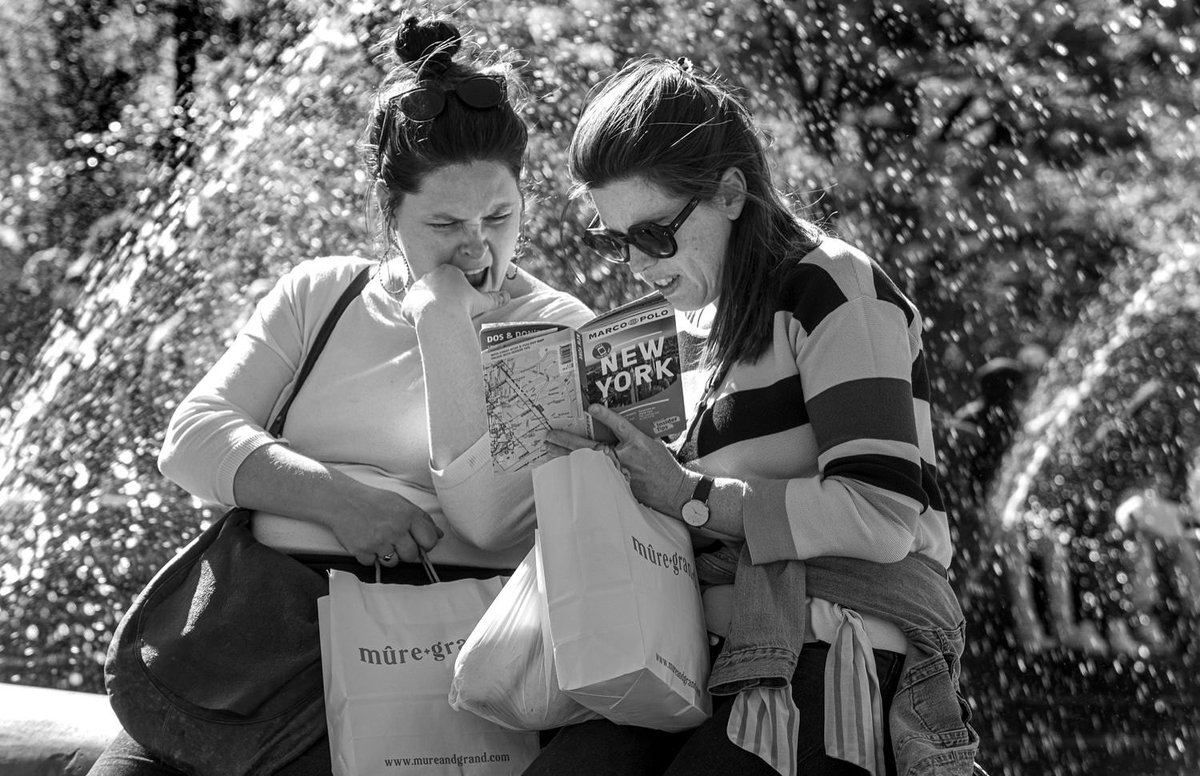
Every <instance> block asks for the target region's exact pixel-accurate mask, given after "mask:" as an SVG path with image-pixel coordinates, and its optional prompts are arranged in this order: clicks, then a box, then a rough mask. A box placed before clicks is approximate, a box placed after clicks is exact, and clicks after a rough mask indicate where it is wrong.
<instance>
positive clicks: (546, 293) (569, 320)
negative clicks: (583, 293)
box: [496, 274, 593, 327]
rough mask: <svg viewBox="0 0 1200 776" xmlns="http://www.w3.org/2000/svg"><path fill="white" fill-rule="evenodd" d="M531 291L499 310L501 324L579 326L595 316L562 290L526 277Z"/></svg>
mask: <svg viewBox="0 0 1200 776" xmlns="http://www.w3.org/2000/svg"><path fill="white" fill-rule="evenodd" d="M525 277H526V279H527V280H528V282H529V286H530V292H529V293H528V294H524V295H522V296H520V297H517V298H515V299H513V300H512V302H510V303H509V304H507V305H505V306H504V307H503V308H501V309H500V310H498V311H497V318H496V320H497V321H529V320H540V321H553V322H554V323H562V324H566V325H567V326H572V327H574V326H579V325H580V324H582V323H586V322H587V321H589V320H591V318H592V317H593V313H592V311H591V310H590V309H589V308H588V306H587V305H585V304H584V303H583V302H581V301H579V300H578V299H577V298H575V297H574V296H573V295H571V294H568V293H567V292H565V291H559V290H558V289H556V288H552V287H550V286H549V285H547V284H546V283H544V282H542V281H541V280H538V279H537V278H535V277H533V276H532V275H528V274H526V275H525Z"/></svg>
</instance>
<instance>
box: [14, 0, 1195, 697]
mask: <svg viewBox="0 0 1200 776" xmlns="http://www.w3.org/2000/svg"><path fill="white" fill-rule="evenodd" d="M421 7H426V4H422V5H421ZM405 9H406V6H405V5H404V4H402V3H390V4H389V3H380V4H372V3H358V2H349V0H141V1H140V2H137V3H128V2H119V1H118V0H8V2H6V3H5V4H4V5H3V7H0V181H2V182H3V183H2V184H0V598H2V599H3V601H4V607H3V610H0V672H2V673H0V679H2V680H3V681H11V682H19V683H31V684H42V685H51V686H59V687H71V688H78V689H86V690H97V691H98V690H101V689H102V678H101V665H102V662H103V656H104V650H105V648H106V646H107V642H108V638H109V634H110V633H111V631H112V629H113V627H114V626H115V624H116V622H117V621H118V620H119V618H120V616H121V613H122V611H123V608H124V606H125V604H126V602H127V601H128V600H129V598H130V597H131V596H132V595H133V594H134V593H136V591H137V590H138V589H140V587H141V586H142V585H143V584H144V583H145V582H146V580H147V579H148V578H149V577H150V575H151V574H152V573H153V572H154V570H156V569H157V568H158V566H160V565H161V564H162V562H163V561H164V560H165V559H166V558H168V557H169V556H170V555H171V553H172V552H173V551H174V550H175V549H176V548H178V547H180V546H181V545H182V544H183V543H184V542H185V541H186V540H188V539H189V538H190V537H191V536H193V535H195V533H196V532H197V531H198V530H200V528H201V527H202V526H203V525H204V524H205V521H206V520H208V519H211V517H212V516H213V512H212V510H211V508H210V507H209V506H207V505H203V504H199V503H196V502H194V500H193V499H192V498H190V497H189V496H188V495H187V494H185V493H183V492H181V491H180V490H179V489H178V488H176V487H175V486H173V485H172V484H170V483H168V482H166V481H164V480H163V479H162V478H161V477H160V475H158V473H157V471H156V469H155V464H154V461H155V456H156V455H157V452H158V446H159V440H160V434H161V431H162V429H163V427H164V425H165V423H166V419H167V417H168V416H169V414H170V412H171V410H172V409H173V407H174V404H175V402H176V401H177V400H178V398H179V397H181V396H182V395H183V394H184V393H185V392H186V391H187V389H188V388H189V387H190V386H191V385H192V384H193V383H194V382H195V381H196V380H197V379H198V378H199V376H200V375H201V374H202V373H203V371H204V370H205V369H206V368H207V366H208V365H209V364H211V363H212V361H213V360H214V359H215V357H216V356H217V354H218V353H219V352H220V351H221V350H222V349H223V347H224V346H225V345H226V344H227V343H228V341H229V340H230V339H231V338H232V336H233V335H234V333H235V332H236V331H237V328H238V327H239V326H240V324H241V323H242V322H243V321H244V320H245V318H246V316H247V315H248V313H249V311H250V309H251V307H252V305H253V302H254V301H255V300H256V299H257V298H258V297H259V296H260V295H261V294H262V293H263V292H265V290H266V289H267V288H269V287H270V285H271V283H272V281H273V279H274V278H275V277H277V276H278V275H279V274H280V273H281V272H283V271H284V270H285V269H287V268H288V267H290V266H291V265H293V264H294V263H296V262H297V261H299V260H301V259H303V258H306V257H309V256H313V255H319V254H328V253H350V252H368V253H370V252H372V251H373V246H372V244H371V241H370V237H369V234H368V229H367V224H366V217H365V206H366V201H365V193H366V189H367V185H366V184H367V181H366V178H365V177H364V175H363V174H362V173H361V172H359V171H358V169H357V166H356V165H357V160H356V157H355V152H354V144H355V142H356V140H357V139H358V134H359V131H360V122H361V119H362V116H363V115H364V112H365V108H366V106H367V104H368V99H369V96H370V94H371V90H372V89H373V88H374V86H375V85H376V84H377V83H378V82H379V81H380V79H381V77H382V76H383V74H384V70H383V69H382V66H381V64H380V62H379V59H378V57H377V56H376V53H377V51H376V49H375V44H376V43H377V42H378V41H380V40H382V39H383V34H384V30H385V29H386V28H387V27H388V26H390V25H393V24H395V23H396V22H397V21H398V19H399V18H400V14H401V13H402V12H403V11H404V10H405ZM456 16H457V18H458V19H459V21H460V22H461V23H462V24H463V25H464V26H466V27H469V28H470V29H471V30H472V39H473V41H474V42H475V43H477V44H478V45H479V46H480V47H481V48H483V49H485V50H489V51H495V52H498V53H500V54H502V55H505V56H511V57H516V58H519V59H520V60H521V61H522V62H523V63H524V73H525V76H526V80H527V84H528V85H529V87H530V89H531V92H532V96H533V98H534V99H533V100H532V101H531V104H530V105H529V107H528V108H527V111H528V116H529V118H530V120H531V121H532V123H533V125H534V127H535V132H534V135H533V139H532V143H531V152H530V161H529V165H528V175H527V178H528V179H527V181H526V184H527V186H528V189H529V191H530V192H531V194H532V195H533V196H532V199H531V204H530V207H529V212H528V217H527V221H528V223H527V234H528V236H529V238H530V240H531V245H530V248H529V252H528V257H527V258H526V262H527V266H529V267H531V268H532V269H533V270H534V271H535V272H537V273H538V274H540V275H541V276H542V277H543V278H545V279H546V280H548V281H549V282H551V283H552V284H555V285H558V286H559V287H562V288H566V289H569V290H571V291H573V292H574V293H576V294H577V295H578V296H580V297H581V298H582V299H584V300H585V301H586V302H588V303H589V304H591V305H592V306H593V307H595V308H596V309H603V308H607V307H609V306H612V305H615V304H617V303H619V302H622V301H626V300H628V299H630V298H632V297H633V296H634V295H636V294H638V293H640V289H638V288H635V287H633V286H632V284H631V281H630V280H629V278H628V277H627V276H625V275H623V274H621V272H620V270H619V269H614V268H613V267H611V266H610V265H607V264H605V263H603V262H594V261H588V260H587V258H586V256H584V254H583V253H582V251H581V248H580V245H579V244H578V242H577V237H578V233H579V228H580V225H581V224H583V223H585V222H586V220H587V214H586V213H582V212H581V210H580V209H581V208H582V207H583V206H582V205H581V204H580V203H570V202H569V201H568V198H567V195H566V192H567V187H568V183H567V181H565V180H564V178H563V177H562V172H563V170H564V169H565V164H564V151H565V146H566V144H567V142H568V139H569V134H570V131H571V128H572V127H573V125H574V122H575V118H576V116H577V114H578V111H579V108H580V106H581V103H582V100H583V98H584V96H585V93H586V90H587V87H588V86H589V85H590V84H593V83H595V82H596V81H597V80H598V79H599V78H601V77H602V76H603V75H605V74H607V73H609V72H611V71H612V70H613V69H614V68H616V67H619V66H620V65H621V64H622V63H623V62H625V61H626V60H628V59H629V58H631V57H636V56H638V55H640V54H642V53H645V52H652V53H658V54H663V55H667V56H671V57H678V56H686V57H689V58H691V59H692V60H693V61H694V62H695V63H696V65H697V66H698V67H701V68H704V69H706V70H712V71H716V72H718V73H720V74H721V75H722V76H723V77H725V78H726V79H728V80H729V81H730V82H732V83H733V84H735V85H736V86H738V87H740V88H741V89H742V90H744V93H745V94H746V96H747V97H748V99H749V100H750V102H751V103H752V105H753V106H754V108H755V110H756V113H757V115H758V116H759V118H760V119H761V121H762V122H763V124H764V126H765V127H766V128H767V130H768V132H769V134H770V136H771V140H772V154H773V156H774V159H775V162H776V164H777V170H778V175H779V183H780V185H781V186H782V187H783V188H785V189H787V190H788V191H790V192H792V193H793V194H794V197H795V200H796V202H797V204H798V205H799V206H801V207H803V208H804V209H805V211H806V212H807V214H808V215H809V216H810V217H811V218H813V219H815V220H817V221H819V222H821V223H823V224H824V225H825V226H826V227H827V228H828V229H830V230H831V231H833V232H836V233H837V234H839V235H841V236H843V237H845V238H847V239H849V240H850V241H852V242H855V243H858V244H859V245H861V246H862V247H863V248H865V249H866V250H867V251H869V252H871V253H872V254H874V255H875V256H877V257H879V259H880V260H881V261H882V263H883V264H884V266H885V267H886V268H887V269H888V271H889V272H890V273H891V274H892V275H893V276H894V277H895V278H897V280H898V281H899V282H900V283H901V285H902V286H903V287H904V288H905V290H906V291H907V292H908V293H909V294H910V296H911V297H912V298H913V299H915V300H916V301H917V303H918V304H919V306H920V307H921V308H922V310H923V312H924V314H925V316H926V319H927V324H928V343H927V344H928V349H929V353H930V358H931V369H932V374H933V377H934V381H935V389H936V393H937V399H936V405H937V406H936V407H935V412H936V413H937V417H936V418H935V421H936V423H937V426H938V429H939V435H940V441H941V443H942V448H943V451H944V461H943V474H944V475H945V476H946V479H947V484H948V489H949V491H950V495H951V498H952V501H953V502H954V503H955V505H956V515H957V522H956V528H957V529H958V530H960V531H961V532H962V535H963V536H964V537H969V538H970V541H964V542H962V547H961V558H960V559H959V566H958V567H957V568H956V569H955V583H956V585H958V586H959V587H960V589H964V592H967V591H966V589H965V588H966V587H967V580H968V579H975V580H977V581H978V580H981V579H986V577H987V576H988V575H989V573H990V569H992V568H993V567H992V566H991V565H989V564H990V563H991V561H992V558H991V557H990V553H991V552H992V551H993V549H994V548H993V547H992V546H991V543H990V539H988V540H986V541H985V540H984V539H983V538H981V537H987V536H989V535H990V534H989V533H988V529H987V527H986V526H983V527H982V528H981V526H980V522H981V521H984V522H986V518H984V517H982V515H983V514H984V513H983V512H981V511H980V508H979V507H980V503H981V501H982V499H983V493H982V492H981V491H980V489H979V488H978V487H973V485H972V483H969V482H966V481H965V480H964V477H963V474H962V472H963V471H965V469H964V468H963V466H962V465H961V464H962V459H961V455H963V454H965V452H962V451H964V450H966V442H965V441H964V440H963V439H961V438H960V434H959V430H958V428H957V427H956V426H955V424H954V423H952V422H951V416H952V415H953V414H954V413H955V411H956V410H957V409H958V408H959V407H961V406H962V405H963V404H965V403H966V402H967V401H968V400H970V399H971V398H972V397H973V392H974V390H975V386H974V384H973V382H972V377H971V376H972V373H973V371H974V370H975V369H976V368H978V367H979V366H981V365H982V364H983V363H985V362H986V361H987V360H988V359H990V358H992V357H995V356H1012V355H1015V354H1017V353H1018V352H1019V351H1020V349H1021V348H1022V347H1026V346H1030V345H1034V346H1038V347H1041V348H1044V349H1045V351H1047V352H1048V353H1050V354H1052V355H1055V356H1056V357H1057V358H1058V360H1059V361H1065V362H1068V366H1067V367H1064V370H1065V371H1063V372H1062V374H1068V375H1069V374H1071V371H1070V368H1069V362H1070V361H1071V360H1072V359H1073V358H1078V357H1079V353H1078V352H1077V351H1075V352H1072V353H1063V352H1061V351H1060V350H1059V345H1060V343H1063V342H1064V341H1066V342H1071V343H1074V344H1073V347H1076V348H1077V349H1078V348H1079V347H1084V348H1088V347H1095V346H1096V343H1094V342H1093V343H1091V344H1089V341H1088V339H1087V338H1086V337H1082V338H1080V335H1079V334H1078V333H1076V334H1074V335H1073V334H1072V333H1071V331H1072V327H1073V326H1075V325H1076V323H1077V322H1079V321H1081V320H1083V321H1090V322H1091V323H1089V326H1090V327H1091V328H1092V329H1093V330H1094V331H1097V332H1102V331H1104V326H1103V324H1104V321H1105V320H1106V318H1105V314H1104V313H1103V311H1104V310H1109V309H1113V308H1114V306H1117V307H1119V300H1122V299H1126V298H1128V297H1130V296H1131V295H1135V294H1136V293H1137V291H1138V289H1139V288H1140V287H1141V285H1142V279H1143V278H1145V277H1147V276H1148V275H1149V273H1150V272H1151V270H1152V269H1153V268H1154V267H1157V266H1159V265H1160V263H1161V261H1162V257H1163V256H1174V255H1182V256H1185V257H1187V256H1190V257H1191V259H1188V261H1190V262H1192V263H1194V262H1196V261H1198V260H1200V259H1197V258H1196V257H1197V255H1198V254H1197V253H1196V252H1195V251H1194V247H1195V234H1197V226H1198V224H1197V220H1198V219H1197V206H1196V205H1197V202H1200V196H1198V195H1200V191H1198V188H1200V184H1198V181H1200V175H1197V173H1198V172H1200V171H1198V169H1197V168H1198V164H1197V150H1196V147H1197V144H1196V142H1195V138H1196V137H1197V135H1198V134H1200V119H1198V117H1197V110H1196V106H1197V102H1198V95H1200V87H1197V80H1196V78H1195V74H1196V69H1197V67H1198V66H1200V51H1198V40H1200V38H1198V33H1200V21H1198V17H1197V12H1196V8H1195V4H1194V3H1192V2H1187V1H1186V0H1179V1H1177V2H1171V3H1165V2H1158V1H1157V0H1009V1H1007V2H975V1H974V0H888V2H875V1H867V2H833V1H832V0H748V1H747V2H740V3H715V2H699V1H698V0H627V1H626V2H622V3H615V2H610V1H609V0H578V1H577V2H574V3H571V4H560V3H556V2H545V3H542V2H537V1H536V0H503V1H502V0H475V1H474V2H470V3H467V4H464V5H462V6H461V7H458V8H457V10H456ZM1186 246H1191V249H1192V252H1191V253H1188V252H1187V251H1186V250H1184V248H1185V247H1186ZM1185 274H1186V273H1185ZM1119 278H1124V280H1121V281H1120V282H1118V279H1119ZM1184 296H1186V294H1184ZM1114 300H1116V301H1114ZM1173 304H1176V305H1178V304H1185V302H1184V301H1179V302H1175V303H1173ZM1092 308H1095V309H1097V310H1100V311H1101V312H1099V313H1094V312H1093V313H1090V314H1089V313H1087V311H1088V310H1089V309H1092ZM1170 309H1174V308H1170ZM1160 312H1161V310H1160ZM1089 315H1091V316H1092V317H1089ZM1168 317H1169V316H1168ZM1147 326H1148V328H1153V327H1150V326H1149V324H1147ZM1164 326H1165V328H1162V329H1161V336H1162V337H1164V338H1166V339H1167V340H1170V338H1171V337H1176V338H1178V337H1183V338H1184V339H1185V340H1187V341H1188V342H1192V343H1194V339H1192V338H1194V337H1195V336H1196V335H1195V331H1196V330H1195V327H1194V326H1192V327H1191V328H1187V327H1185V328H1183V329H1178V330H1177V329H1173V328H1171V327H1170V326H1169V325H1165V324H1164ZM1155 330H1156V331H1158V329H1155ZM1156 336H1157V335H1156ZM1072 337H1075V339H1072ZM1155 341H1157V340H1155ZM1163 347H1166V348H1172V347H1173V346H1171V345H1170V344H1167V345H1163ZM1176 350H1179V349H1178V348H1176ZM1154 352H1157V351H1153V349H1151V353H1154ZM1181 352H1182V351H1181ZM1122 357H1123V358H1125V359H1126V360H1128V359H1130V358H1134V359H1136V358H1139V356H1137V355H1136V354H1135V355H1129V354H1128V353H1126V354H1125V355H1123V356H1122ZM1141 358H1143V360H1145V359H1146V357H1145V356H1141ZM1151 360H1153V359H1152V358H1151ZM1185 377H1186V375H1185ZM1064 379H1065V378H1064ZM1067 383H1069V380H1068V381H1067ZM1065 384H1066V383H1064V385H1065ZM1114 390H1117V389H1114ZM1117 393H1118V394H1120V390H1117ZM1116 398H1120V397H1119V396H1117V397H1116ZM1097 411H1099V412H1102V411H1103V407H1101V408H1100V409H1099V410H1097ZM1084 422H1085V423H1086V420H1085V421H1084ZM980 607H981V608H979V609H978V610H975V611H974V612H973V613H969V614H970V616H974V617H976V618H977V619H978V621H979V622H982V621H983V620H984V619H986V618H991V617H994V616H995V613H994V612H991V613H989V611H988V610H987V609H986V608H985V607H983V605H982V604H981V605H980ZM989 627H990V626H989ZM996 627H1002V626H996ZM989 633H990V631H989ZM993 635H994V634H993ZM989 638H990V636H989ZM996 638H999V636H997V637H996ZM1010 646H1011V644H1010Z"/></svg>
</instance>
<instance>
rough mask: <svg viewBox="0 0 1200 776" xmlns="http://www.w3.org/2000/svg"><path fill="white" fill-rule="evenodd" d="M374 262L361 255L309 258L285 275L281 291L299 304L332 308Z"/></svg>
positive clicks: (279, 284) (280, 284) (281, 283)
mask: <svg viewBox="0 0 1200 776" xmlns="http://www.w3.org/2000/svg"><path fill="white" fill-rule="evenodd" d="M374 263H375V262H374V261H372V260H371V259H366V258H363V257H361V256H321V257H318V258H314V259H307V260H305V261H302V262H300V263H299V264H297V265H296V266H294V267H292V268H291V269H290V270H288V271H287V272H286V273H284V275H283V277H281V278H280V279H279V283H278V288H279V289H280V290H281V292H282V293H283V295H284V296H286V297H289V298H290V299H292V300H293V303H295V304H297V305H300V306H308V305H313V306H316V307H322V306H331V305H333V304H334V303H335V301H336V300H337V298H338V296H340V295H341V293H342V291H343V290H344V289H345V288H346V286H348V285H350V282H351V281H352V280H353V279H354V277H355V276H356V275H357V274H358V273H359V272H360V271H362V270H363V269H364V268H366V267H369V266H371V265H373V264H374Z"/></svg>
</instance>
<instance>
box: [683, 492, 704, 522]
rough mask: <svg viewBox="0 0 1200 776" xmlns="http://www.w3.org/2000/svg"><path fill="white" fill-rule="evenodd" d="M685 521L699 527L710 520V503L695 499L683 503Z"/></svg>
mask: <svg viewBox="0 0 1200 776" xmlns="http://www.w3.org/2000/svg"><path fill="white" fill-rule="evenodd" d="M683 522H685V523H687V524H688V525H690V526H694V527H696V528H699V527H700V526H702V525H704V524H705V523H707V522H708V504H705V503H704V502H703V501H696V500H695V499H693V500H691V501H689V502H687V503H686V504H684V505H683Z"/></svg>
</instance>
